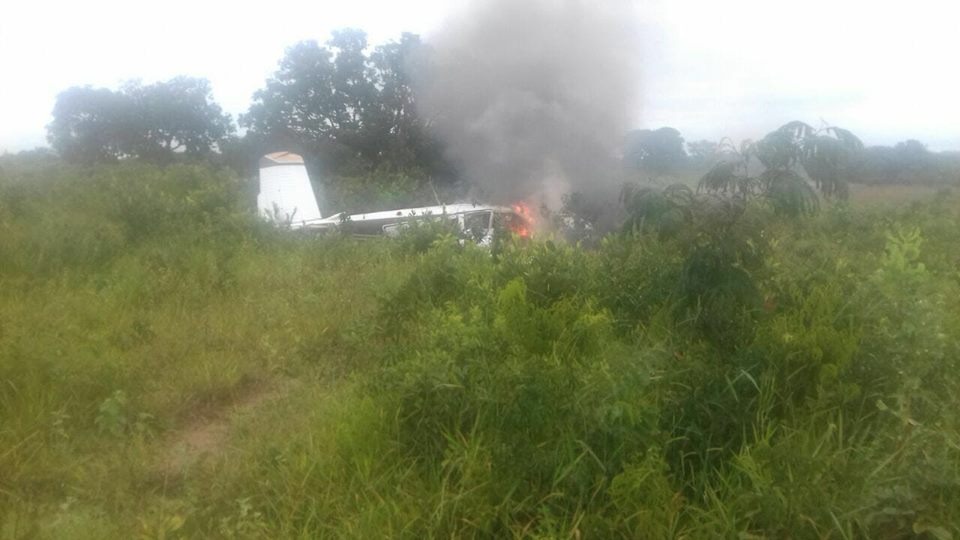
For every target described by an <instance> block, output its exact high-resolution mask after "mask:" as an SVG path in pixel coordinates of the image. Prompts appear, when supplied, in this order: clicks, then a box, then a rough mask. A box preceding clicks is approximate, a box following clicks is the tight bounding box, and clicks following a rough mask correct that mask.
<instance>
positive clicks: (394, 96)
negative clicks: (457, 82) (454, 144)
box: [241, 30, 442, 175]
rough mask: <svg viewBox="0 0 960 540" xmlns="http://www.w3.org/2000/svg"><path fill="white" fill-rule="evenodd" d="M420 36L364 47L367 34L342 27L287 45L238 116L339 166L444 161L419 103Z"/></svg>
mask: <svg viewBox="0 0 960 540" xmlns="http://www.w3.org/2000/svg"><path fill="white" fill-rule="evenodd" d="M422 47H423V46H422V44H421V43H420V38H419V37H418V36H416V35H413V34H403V36H402V37H401V39H400V41H399V42H390V43H387V44H384V45H381V46H378V47H376V48H375V49H374V50H373V51H372V53H369V54H368V53H367V40H366V35H365V34H364V33H363V32H362V31H359V30H340V31H336V32H334V33H333V36H332V38H331V39H330V40H329V41H328V42H327V43H326V44H325V45H323V46H321V45H320V44H318V43H317V42H316V41H305V42H301V43H298V44H297V45H294V46H293V47H291V48H290V49H288V50H287V52H286V54H285V56H284V58H283V59H282V60H281V62H280V68H279V70H278V71H277V72H276V73H275V74H274V76H273V77H272V78H271V79H269V80H268V81H267V83H266V86H265V87H264V88H263V89H261V90H259V91H257V93H256V94H255V95H254V103H253V105H252V106H251V107H250V109H249V111H248V112H247V113H246V114H244V115H242V116H241V124H242V125H244V126H246V127H247V128H248V129H249V134H250V136H252V137H256V138H259V139H260V140H261V141H266V143H267V144H268V146H269V145H272V146H274V147H276V148H277V149H279V148H280V147H281V146H283V147H287V148H295V149H297V150H299V151H300V152H302V153H304V154H306V157H307V159H308V162H310V161H313V162H314V163H313V165H314V168H317V165H318V164H320V165H321V167H320V168H322V169H323V170H326V171H327V172H332V173H334V174H348V175H351V174H358V173H359V174H363V173H364V172H369V171H371V170H374V169H377V168H381V167H388V168H390V169H393V170H396V169H405V170H409V169H420V170H425V173H426V174H427V175H429V174H431V173H432V172H434V171H435V170H438V169H442V159H441V158H440V157H439V156H440V152H439V149H438V145H437V144H436V141H435V140H434V139H433V138H432V137H431V136H430V135H429V133H428V131H427V129H426V127H425V125H424V123H423V122H422V121H421V120H420V118H419V116H418V115H417V112H416V107H415V95H414V91H413V89H412V86H411V82H410V79H411V75H410V72H409V70H410V66H412V65H414V63H415V59H416V58H417V57H418V55H419V53H420V51H421V48H422Z"/></svg>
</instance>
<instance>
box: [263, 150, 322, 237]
mask: <svg viewBox="0 0 960 540" xmlns="http://www.w3.org/2000/svg"><path fill="white" fill-rule="evenodd" d="M257 210H258V211H259V212H260V215H261V216H263V217H265V218H266V219H267V220H269V221H272V222H274V223H276V224H278V225H286V226H289V227H290V228H293V229H299V228H300V227H303V226H304V225H306V224H307V223H308V222H310V221H314V220H319V219H322V218H323V216H322V215H321V214H320V208H319V206H318V205H317V197H316V194H314V192H313V186H311V185H310V177H309V176H308V175H307V167H306V165H305V164H304V162H303V158H302V157H301V156H299V155H297V154H294V153H291V152H274V153H272V154H267V155H265V156H263V157H262V158H260V193H259V194H258V195H257Z"/></svg>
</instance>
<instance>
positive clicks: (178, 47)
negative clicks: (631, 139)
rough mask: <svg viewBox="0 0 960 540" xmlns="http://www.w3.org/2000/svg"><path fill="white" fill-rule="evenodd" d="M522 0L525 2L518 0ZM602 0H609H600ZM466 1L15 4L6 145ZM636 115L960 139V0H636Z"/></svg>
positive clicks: (238, 96)
mask: <svg viewBox="0 0 960 540" xmlns="http://www.w3.org/2000/svg"><path fill="white" fill-rule="evenodd" d="M517 1H523V0H517ZM598 1H599V0H598ZM452 4H453V2H451V1H449V0H448V1H441V0H405V1H398V0H349V1H346V0H340V1H330V0H321V1H317V0H315V1H282V0H275V1H274V2H269V3H267V4H263V3H260V2H258V3H256V4H254V3H253V2H250V3H246V2H242V1H237V0H234V1H230V2H228V1H221V0H203V1H201V0H164V1H163V2H156V1H153V2H137V1H135V0H123V1H120V0H85V1H83V2H74V1H67V0H61V1H52V0H31V1H29V2H26V1H20V2H10V3H8V4H7V5H5V6H4V8H3V10H2V11H0V69H2V73H3V78H2V84H0V153H2V152H3V151H10V152H14V151H18V150H22V149H28V148H33V147H35V146H39V145H45V144H46V141H45V126H46V124H47V123H48V122H49V121H50V111H51V110H52V108H53V104H54V99H55V97H56V95H57V93H58V92H59V91H61V90H63V89H65V88H68V87H70V86H73V85H85V84H89V85H93V86H106V87H110V88H116V87H117V86H118V85H119V84H120V83H121V82H123V81H125V80H128V79H135V78H136V79H141V80H143V82H145V83H150V82H153V81H156V80H161V79H168V78H171V77H173V76H176V75H181V74H182V75H191V76H198V77H206V78H208V79H210V81H211V82H212V84H213V91H214V97H215V99H216V100H217V102H218V103H220V105H221V106H223V107H224V109H225V110H226V111H227V112H229V113H231V114H232V115H234V118H236V115H237V114H238V113H241V112H244V111H245V110H246V108H247V107H248V105H249V103H250V98H251V95H252V93H253V92H254V91H255V90H256V89H258V88H260V87H261V86H262V85H263V82H264V80H265V79H266V78H267V77H268V76H269V75H270V74H271V73H272V72H273V71H274V70H275V69H276V66H277V61H278V60H279V59H280V57H281V56H282V55H283V51H284V49H285V48H286V47H288V46H290V45H291V44H293V43H295V42H297V41H299V40H303V39H316V40H319V41H325V40H326V39H327V38H328V37H329V34H330V31H331V30H332V29H336V28H341V27H347V26H350V27H357V28H362V29H364V30H366V31H367V33H368V34H369V37H370V42H371V43H372V44H378V43H381V42H383V41H386V40H388V39H393V38H396V37H398V36H399V34H400V32H403V31H410V32H415V33H420V34H422V35H423V36H424V37H425V38H426V39H427V40H429V36H430V33H431V31H432V30H434V29H435V28H437V27H438V26H439V25H441V24H443V20H444V17H445V15H446V14H447V13H449V11H450V10H451V9H453V8H452V7H451V6H452ZM638 4H639V7H638V12H639V18H640V23H641V26H640V28H641V32H642V39H643V43H644V46H643V48H642V50H640V51H638V54H640V55H642V58H643V59H644V69H643V72H642V73H641V74H640V75H639V80H638V99H639V100H640V101H641V103H642V111H643V112H642V113H641V115H640V117H638V118H636V119H635V123H636V125H637V126H638V127H660V126H663V125H670V126H674V127H676V128H678V129H679V130H680V131H681V132H682V133H683V134H684V136H685V137H686V138H687V140H697V139H703V138H707V139H718V138H720V137H723V136H730V137H733V138H736V139H739V138H743V137H756V136H760V135H762V134H764V133H765V132H767V131H770V130H772V129H774V128H776V127H778V126H779V125H781V124H783V123H785V122H787V121H789V120H794V119H798V120H803V121H806V122H808V123H812V124H814V125H820V124H821V123H822V122H827V123H829V124H832V125H839V126H841V127H846V128H848V129H851V130H852V131H853V132H854V133H857V134H858V135H860V136H861V138H863V139H864V142H865V143H866V144H868V145H870V144H892V143H895V142H898V141H901V140H904V139H908V138H915V139H919V140H921V141H923V142H925V143H927V144H928V145H929V146H930V147H931V148H932V149H936V150H960V103H958V99H960V68H958V67H957V66H958V65H960V62H958V59H957V55H958V52H960V2H957V1H954V0H912V1H911V2H902V1H897V2H893V1H885V0H872V1H866V0H862V1H861V0H794V1H791V2H779V1H775V0H726V1H723V2H717V1H712V0H696V1H695V0H651V1H647V2H638Z"/></svg>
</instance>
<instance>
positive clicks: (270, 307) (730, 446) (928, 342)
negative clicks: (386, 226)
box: [0, 165, 960, 540]
mask: <svg viewBox="0 0 960 540" xmlns="http://www.w3.org/2000/svg"><path fill="white" fill-rule="evenodd" d="M5 174H6V176H0V537H2V538H211V537H214V538H217V537H219V538H289V537H302V538H312V537H351V538H371V537H373V538H376V537H411V538H432V537H537V538H567V537H572V538H607V537H625V538H670V537H676V538H714V537H740V538H786V537H791V538H912V537H920V538H935V539H938V540H939V539H944V538H957V537H960V416H958V411H960V397H958V396H960V388H958V386H960V385H958V382H960V379H958V377H957V375H956V374H957V370H958V368H960V341H958V338H957V336H960V304H958V303H957V299H958V298H960V273H958V271H957V269H958V268H960V249H957V247H956V246H957V245H958V241H960V199H958V198H957V197H956V196H955V195H949V194H944V195H942V196H933V197H926V196H924V195H926V194H923V195H918V199H917V201H916V202H907V203H904V204H899V205H880V206H877V205H874V204H872V201H874V200H876V199H884V200H889V199H890V198H891V197H893V196H894V195H891V193H890V192H889V190H886V189H884V190H866V191H864V192H861V191H858V190H857V189H855V190H854V192H853V198H854V201H855V204H852V205H824V206H823V208H822V209H821V212H820V213H819V214H818V215H817V216H815V217H811V218H789V219H788V218H784V217H781V216H776V215H774V214H772V213H771V212H770V211H769V210H768V209H766V208H763V207H760V206H757V207H751V208H749V209H748V211H747V213H746V214H745V215H744V216H743V218H742V219H740V220H739V221H738V222H736V223H734V224H732V225H729V224H728V225H725V226H723V227H719V226H717V225H716V223H714V222H710V221H709V220H706V219H707V218H704V219H705V220H706V221H703V222H699V221H698V222H691V223H690V224H687V225H685V226H683V227H679V228H677V227H673V228H661V229H659V230H658V229H655V228H652V229H644V230H637V231H634V232H630V233H623V234H616V235H611V236H609V237H607V238H606V239H605V240H604V241H603V242H602V243H601V244H600V245H599V246H598V247H597V248H596V249H590V250H584V249H579V248H577V247H575V246H570V245H566V244H564V243H562V242H556V241H552V240H550V239H549V238H541V239H538V240H535V241H533V242H530V243H526V244H523V245H520V244H513V243H510V242H508V243H506V244H505V245H503V246H498V247H497V249H496V250H495V252H494V253H493V254H491V253H490V252H489V251H484V250H482V249H479V248H475V247H472V246H461V245H460V244H459V243H457V242H456V241H455V240H453V239H450V238H445V237H443V236H438V237H436V239H435V241H434V242H433V243H432V244H430V243H429V242H426V243H425V242H423V241H422V240H423V238H415V237H413V236H410V237H407V238H405V239H401V240H399V241H396V242H388V241H381V240H355V239H351V238H342V237H336V236H332V237H326V238H317V237H312V236H309V235H301V234H295V233H283V232H281V231H275V230H271V229H269V228H266V227H264V226H263V225H261V224H259V223H257V222H256V220H255V219H254V218H253V217H252V216H251V214H250V212H249V210H248V201H247V200H246V199H247V195H246V194H248V193H249V192H250V190H249V189H248V186H245V185H244V184H243V183H241V182H240V181H238V180H237V179H235V178H234V177H232V176H231V175H230V174H227V173H225V172H218V171H214V170H210V169H207V168H203V167H187V166H177V167H170V168H167V169H156V168H151V167H143V166H133V165H131V166H126V165H125V166H118V167H104V168H94V169H62V168H49V169H42V170H39V171H11V170H9V169H8V172H7V173H5ZM879 191H883V193H881V194H879V195H877V193H878V192H879ZM914 191H916V190H914ZM920 191H922V190H920ZM897 197H899V195H897ZM909 197H910V198H911V199H912V198H913V192H911V194H910V195H909ZM429 232H430V231H416V233H417V234H427V233H429ZM431 238H432V237H431ZM428 246H429V247H428Z"/></svg>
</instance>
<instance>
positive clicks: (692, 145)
mask: <svg viewBox="0 0 960 540" xmlns="http://www.w3.org/2000/svg"><path fill="white" fill-rule="evenodd" d="M687 153H688V154H689V155H690V159H691V160H693V161H694V162H696V163H698V164H707V163H711V164H712V163H715V162H716V161H717V160H718V159H719V158H720V155H721V148H720V144H719V143H716V142H714V141H708V140H706V139H704V140H700V141H694V142H689V143H687Z"/></svg>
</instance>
